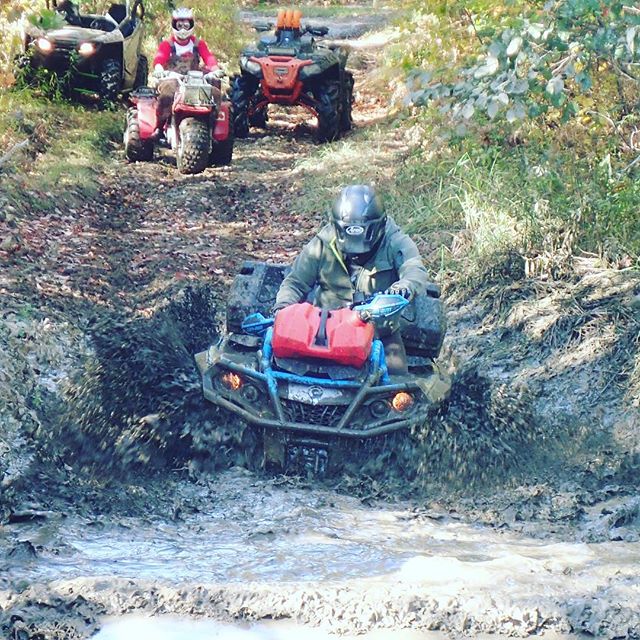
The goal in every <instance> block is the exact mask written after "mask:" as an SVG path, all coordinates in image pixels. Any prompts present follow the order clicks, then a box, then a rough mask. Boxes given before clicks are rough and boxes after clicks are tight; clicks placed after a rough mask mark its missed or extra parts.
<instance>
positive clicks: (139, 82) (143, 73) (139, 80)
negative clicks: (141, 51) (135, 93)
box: [133, 56, 149, 89]
mask: <svg viewBox="0 0 640 640" xmlns="http://www.w3.org/2000/svg"><path fill="white" fill-rule="evenodd" d="M148 81H149V60H148V59H147V56H138V68H137V69H136V77H135V80H134V81H133V88H134V89H139V88H140V87H146V86H147V82H148Z"/></svg>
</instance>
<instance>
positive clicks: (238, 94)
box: [231, 76, 256, 138]
mask: <svg viewBox="0 0 640 640" xmlns="http://www.w3.org/2000/svg"><path fill="white" fill-rule="evenodd" d="M255 92H256V83H255V82H252V81H251V80H250V79H248V78H246V77H245V76H238V77H237V78H236V79H235V80H234V81H233V85H232V86H231V102H232V104H233V119H232V122H233V133H234V135H235V137H236V138H246V137H247V136H248V135H249V104H250V103H251V98H252V97H253V94H254V93H255Z"/></svg>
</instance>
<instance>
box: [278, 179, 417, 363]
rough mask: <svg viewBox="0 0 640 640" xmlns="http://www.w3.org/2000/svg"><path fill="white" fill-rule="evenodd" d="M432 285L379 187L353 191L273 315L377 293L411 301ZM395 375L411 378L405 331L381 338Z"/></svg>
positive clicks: (308, 251)
mask: <svg viewBox="0 0 640 640" xmlns="http://www.w3.org/2000/svg"><path fill="white" fill-rule="evenodd" d="M428 284H429V277H428V274H427V270H426V268H425V266H424V264H423V263H422V259H421V257H420V253H419V251H418V248H417V247H416V245H415V243H414V242H413V240H411V238H410V237H409V236H408V235H407V234H406V233H404V232H403V231H401V230H400V227H398V225H397V224H396V223H395V222H394V221H393V219H392V218H390V217H388V216H387V214H386V212H385V210H384V206H383V204H382V201H381V199H380V198H379V197H378V196H377V194H376V192H375V190H374V188H373V187H370V186H367V185H352V186H349V187H346V188H344V189H343V190H342V192H341V193H340V195H339V196H338V198H337V199H336V201H335V202H334V204H333V208H332V211H331V222H330V223H329V224H327V225H325V226H324V227H323V228H322V229H321V230H320V232H319V233H318V234H317V235H316V236H315V237H314V238H313V239H312V240H311V241H310V242H309V243H308V244H307V245H306V246H305V247H304V248H303V249H302V252H301V253H300V255H299V256H298V257H297V258H296V259H295V261H294V263H293V266H292V269H291V272H290V273H289V274H288V275H287V276H286V277H285V279H284V280H283V282H282V285H281V286H280V289H279V290H278V294H277V296H276V301H275V304H274V307H273V311H274V312H277V311H279V310H280V309H283V308H284V307H286V306H288V305H290V304H295V303H298V302H303V301H305V300H307V298H308V296H309V294H311V293H312V292H313V294H312V295H313V303H314V304H315V305H316V306H318V307H321V308H323V309H329V310H331V309H339V308H341V307H347V306H349V305H351V304H353V302H358V301H361V300H362V299H363V298H364V297H366V296H370V295H372V294H374V293H380V292H386V293H396V294H400V295H402V296H404V297H405V298H407V299H409V300H411V299H412V298H413V297H415V296H416V295H419V294H421V293H423V292H424V291H425V288H426V287H427V285H428ZM378 337H379V338H380V339H381V340H382V342H383V344H384V348H385V354H386V358H387V366H388V368H389V373H391V374H407V373H408V368H407V354H406V351H405V348H404V343H403V342H402V337H401V335H400V331H399V326H397V327H396V328H395V329H394V330H393V332H392V333H388V332H387V334H386V335H385V333H384V332H381V333H380V335H379V336H378Z"/></svg>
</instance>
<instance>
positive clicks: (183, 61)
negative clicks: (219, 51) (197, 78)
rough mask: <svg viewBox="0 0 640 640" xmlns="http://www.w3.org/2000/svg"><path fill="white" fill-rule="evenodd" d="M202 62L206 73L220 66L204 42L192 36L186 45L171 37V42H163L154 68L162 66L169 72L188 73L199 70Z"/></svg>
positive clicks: (155, 59) (154, 61)
mask: <svg viewBox="0 0 640 640" xmlns="http://www.w3.org/2000/svg"><path fill="white" fill-rule="evenodd" d="M201 61H202V63H203V64H204V68H205V71H212V70H213V69H215V68H217V66H218V60H217V59H216V57H215V56H214V55H213V54H212V53H211V51H210V50H209V47H208V46H207V43H206V42H205V41H204V40H199V39H198V38H196V37H195V36H192V37H191V38H189V40H188V41H187V42H186V43H185V44H180V43H179V42H178V41H177V40H176V39H175V38H174V37H173V36H171V38H169V40H163V41H162V42H161V43H160V45H159V46H158V52H157V53H156V57H155V58H154V59H153V66H154V67H155V66H156V65H158V64H160V65H162V66H163V67H164V69H166V70H167V71H177V72H178V73H186V72H187V71H195V70H197V69H199V68H200V62H201Z"/></svg>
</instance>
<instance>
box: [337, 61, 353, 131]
mask: <svg viewBox="0 0 640 640" xmlns="http://www.w3.org/2000/svg"><path fill="white" fill-rule="evenodd" d="M353 84H354V82H353V74H352V73H351V72H350V71H345V73H344V86H343V90H342V109H341V110H340V131H351V127H352V126H353V120H352V118H351V109H352V106H353Z"/></svg>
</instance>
